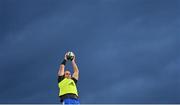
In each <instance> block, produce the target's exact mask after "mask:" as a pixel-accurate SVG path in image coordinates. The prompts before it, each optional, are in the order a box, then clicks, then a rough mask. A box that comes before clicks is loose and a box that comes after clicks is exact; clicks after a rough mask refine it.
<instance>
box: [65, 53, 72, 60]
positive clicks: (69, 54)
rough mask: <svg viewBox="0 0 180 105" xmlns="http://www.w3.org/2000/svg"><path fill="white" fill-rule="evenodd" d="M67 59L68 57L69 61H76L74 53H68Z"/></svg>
mask: <svg viewBox="0 0 180 105" xmlns="http://www.w3.org/2000/svg"><path fill="white" fill-rule="evenodd" d="M66 57H67V60H71V61H72V60H73V59H74V53H73V52H68V53H67V55H66Z"/></svg>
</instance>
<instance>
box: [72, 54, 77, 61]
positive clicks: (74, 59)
mask: <svg viewBox="0 0 180 105" xmlns="http://www.w3.org/2000/svg"><path fill="white" fill-rule="evenodd" d="M75 58H76V56H75V54H74V57H73V59H72V62H75Z"/></svg>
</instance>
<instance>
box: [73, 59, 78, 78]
mask: <svg viewBox="0 0 180 105" xmlns="http://www.w3.org/2000/svg"><path fill="white" fill-rule="evenodd" d="M72 66H73V71H74V73H73V75H72V77H74V78H75V79H76V80H78V79H79V69H78V66H77V64H76V62H75V56H74V58H73V60H72Z"/></svg>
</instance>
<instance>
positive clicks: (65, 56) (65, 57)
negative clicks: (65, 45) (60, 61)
mask: <svg viewBox="0 0 180 105" xmlns="http://www.w3.org/2000/svg"><path fill="white" fill-rule="evenodd" d="M67 54H68V53H66V54H65V55H64V59H65V60H66V61H68V59H67Z"/></svg>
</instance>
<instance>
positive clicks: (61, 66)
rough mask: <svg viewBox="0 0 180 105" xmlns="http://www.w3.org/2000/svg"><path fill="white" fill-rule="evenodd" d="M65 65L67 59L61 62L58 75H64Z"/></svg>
mask: <svg viewBox="0 0 180 105" xmlns="http://www.w3.org/2000/svg"><path fill="white" fill-rule="evenodd" d="M65 65H66V60H65V59H64V60H63V61H62V62H61V64H60V67H59V71H58V75H59V76H62V75H64V68H65Z"/></svg>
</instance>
